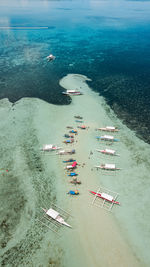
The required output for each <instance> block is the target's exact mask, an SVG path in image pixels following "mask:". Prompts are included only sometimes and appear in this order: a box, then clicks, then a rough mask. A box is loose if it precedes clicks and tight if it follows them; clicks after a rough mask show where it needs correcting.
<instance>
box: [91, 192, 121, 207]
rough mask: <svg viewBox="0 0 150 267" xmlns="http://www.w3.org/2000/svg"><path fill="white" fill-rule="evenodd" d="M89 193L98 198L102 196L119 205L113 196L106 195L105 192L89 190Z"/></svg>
mask: <svg viewBox="0 0 150 267" xmlns="http://www.w3.org/2000/svg"><path fill="white" fill-rule="evenodd" d="M90 193H91V194H93V195H96V196H97V197H99V198H102V199H104V200H107V201H108V202H111V203H113V204H117V205H120V203H119V202H118V201H115V200H114V198H113V196H111V195H108V194H106V193H96V192H94V191H90Z"/></svg>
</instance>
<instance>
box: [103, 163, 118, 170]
mask: <svg viewBox="0 0 150 267" xmlns="http://www.w3.org/2000/svg"><path fill="white" fill-rule="evenodd" d="M105 168H109V169H115V168H116V166H115V164H105Z"/></svg>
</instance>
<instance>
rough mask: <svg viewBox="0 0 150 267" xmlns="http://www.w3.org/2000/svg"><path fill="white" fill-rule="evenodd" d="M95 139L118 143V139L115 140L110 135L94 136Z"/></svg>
mask: <svg viewBox="0 0 150 267" xmlns="http://www.w3.org/2000/svg"><path fill="white" fill-rule="evenodd" d="M96 138H97V139H99V140H102V141H110V142H118V141H119V139H117V138H115V137H114V136H112V135H102V136H96Z"/></svg>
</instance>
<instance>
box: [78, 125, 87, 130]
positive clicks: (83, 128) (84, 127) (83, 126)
mask: <svg viewBox="0 0 150 267" xmlns="http://www.w3.org/2000/svg"><path fill="white" fill-rule="evenodd" d="M78 128H80V129H82V130H85V129H87V126H85V125H81V126H78Z"/></svg>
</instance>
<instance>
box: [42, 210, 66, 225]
mask: <svg viewBox="0 0 150 267" xmlns="http://www.w3.org/2000/svg"><path fill="white" fill-rule="evenodd" d="M42 210H43V211H44V212H45V213H46V215H47V216H49V217H51V218H52V219H53V220H55V221H57V222H59V223H60V224H63V225H65V226H67V227H71V225H69V224H68V223H66V222H65V221H64V219H63V218H62V217H61V216H60V214H59V213H58V212H57V211H56V210H54V209H49V210H46V209H43V208H42Z"/></svg>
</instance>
